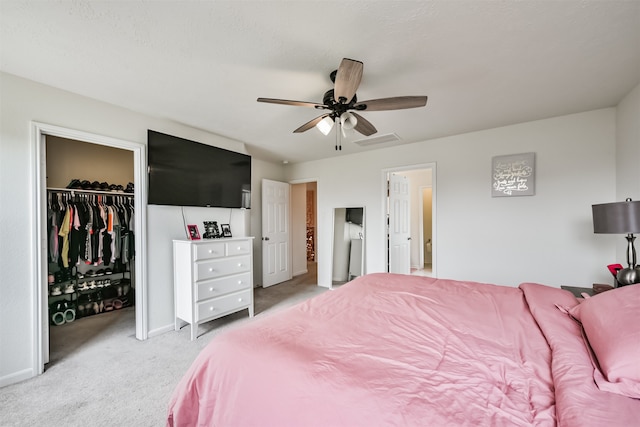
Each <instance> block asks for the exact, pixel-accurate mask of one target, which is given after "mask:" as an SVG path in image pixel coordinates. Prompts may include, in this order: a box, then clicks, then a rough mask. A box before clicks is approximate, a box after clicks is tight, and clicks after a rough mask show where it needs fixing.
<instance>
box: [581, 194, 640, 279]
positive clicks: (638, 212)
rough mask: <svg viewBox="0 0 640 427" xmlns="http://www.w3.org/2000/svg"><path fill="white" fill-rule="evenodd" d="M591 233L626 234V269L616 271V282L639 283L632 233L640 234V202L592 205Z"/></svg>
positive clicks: (639, 272)
mask: <svg viewBox="0 0 640 427" xmlns="http://www.w3.org/2000/svg"><path fill="white" fill-rule="evenodd" d="M591 208H592V212H593V232H594V233H607V234H626V239H627V264H628V266H627V268H623V269H622V270H620V271H618V274H617V276H616V280H617V281H618V283H619V284H620V286H624V285H632V284H634V283H640V267H638V266H637V265H636V248H635V247H634V245H633V241H634V240H635V239H636V238H635V236H634V235H633V233H640V201H635V202H634V201H632V200H631V199H627V200H625V201H624V202H615V203H603V204H599V205H592V206H591Z"/></svg>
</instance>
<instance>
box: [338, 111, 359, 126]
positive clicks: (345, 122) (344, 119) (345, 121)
mask: <svg viewBox="0 0 640 427" xmlns="http://www.w3.org/2000/svg"><path fill="white" fill-rule="evenodd" d="M357 124H358V119H357V118H356V116H354V115H353V114H351V113H349V112H348V111H347V112H345V113H342V115H341V116H340V125H341V126H342V129H345V130H351V129H353V128H355V127H356V125H357Z"/></svg>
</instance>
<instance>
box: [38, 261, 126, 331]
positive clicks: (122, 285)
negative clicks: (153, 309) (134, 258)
mask: <svg viewBox="0 0 640 427" xmlns="http://www.w3.org/2000/svg"><path fill="white" fill-rule="evenodd" d="M98 271H99V273H93V272H91V273H89V274H86V273H84V274H83V273H79V272H77V271H75V269H73V273H66V275H65V273H63V274H62V275H58V276H56V277H54V278H53V279H52V277H51V276H52V275H49V286H48V288H49V318H50V321H51V324H53V325H56V326H61V325H63V324H65V323H71V322H73V321H74V320H76V319H79V318H82V317H87V316H93V315H96V314H100V313H105V312H110V311H113V310H119V309H121V308H124V307H129V306H132V305H134V290H133V286H132V284H131V272H130V271H120V272H112V271H111V270H110V269H102V270H98ZM69 272H71V269H69Z"/></svg>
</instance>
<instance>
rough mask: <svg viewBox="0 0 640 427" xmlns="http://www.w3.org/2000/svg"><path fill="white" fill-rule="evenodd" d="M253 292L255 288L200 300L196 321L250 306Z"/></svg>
mask: <svg viewBox="0 0 640 427" xmlns="http://www.w3.org/2000/svg"><path fill="white" fill-rule="evenodd" d="M251 292H253V289H247V290H246V291H242V292H238V293H235V294H231V295H227V296H223V297H220V298H215V299H212V300H208V301H204V302H199V303H198V304H196V322H200V321H203V320H206V319H209V318H213V317H218V316H221V315H224V314H225V313H228V312H232V311H237V309H238V308H240V307H248V306H249V305H250V304H251Z"/></svg>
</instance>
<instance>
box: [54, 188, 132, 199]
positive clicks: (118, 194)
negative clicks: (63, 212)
mask: <svg viewBox="0 0 640 427" xmlns="http://www.w3.org/2000/svg"><path fill="white" fill-rule="evenodd" d="M47 191H51V192H59V191H66V192H68V193H71V194H74V193H75V192H78V193H88V194H106V195H108V196H126V197H133V193H122V192H119V191H101V190H85V189H82V188H53V187H47Z"/></svg>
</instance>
